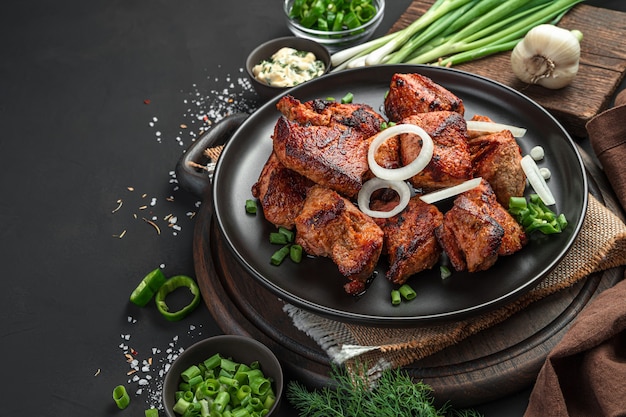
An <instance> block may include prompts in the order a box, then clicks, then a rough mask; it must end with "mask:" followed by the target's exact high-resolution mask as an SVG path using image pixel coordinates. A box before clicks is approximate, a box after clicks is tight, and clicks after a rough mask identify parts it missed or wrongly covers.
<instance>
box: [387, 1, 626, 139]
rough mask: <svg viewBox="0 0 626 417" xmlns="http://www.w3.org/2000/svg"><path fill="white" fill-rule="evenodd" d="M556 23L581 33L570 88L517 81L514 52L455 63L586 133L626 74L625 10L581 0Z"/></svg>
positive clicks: (411, 15)
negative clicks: (581, 38) (593, 118)
mask: <svg viewBox="0 0 626 417" xmlns="http://www.w3.org/2000/svg"><path fill="white" fill-rule="evenodd" d="M433 3H434V1H433V0H416V1H414V2H413V3H412V4H411V5H410V6H409V7H408V9H407V10H406V11H405V12H404V13H403V14H402V16H400V18H399V19H398V21H397V22H396V23H395V24H394V25H393V26H392V27H391V29H390V31H391V32H395V31H397V30H399V29H402V28H404V27H406V26H408V25H409V24H410V23H411V22H413V21H415V20H416V19H417V18H419V16H421V15H422V14H423V13H424V12H425V11H426V10H428V8H429V7H430V6H431V5H432V4H433ZM558 26H561V27H563V28H566V29H578V30H580V31H581V32H582V33H583V40H582V42H581V60H580V68H579V70H578V75H577V76H576V78H575V79H574V81H573V82H572V83H571V84H570V85H569V86H567V87H565V88H563V89H560V90H549V89H546V88H544V87H541V86H535V85H527V84H525V83H523V82H521V81H519V80H518V79H517V78H516V77H515V75H514V74H513V72H512V70H511V65H510V52H502V53H499V54H496V55H492V56H490V57H486V58H483V59H480V60H477V61H473V62H468V63H464V64H459V65H458V66H456V67H455V68H458V69H460V70H464V71H468V72H471V73H474V74H478V75H482V76H484V77H487V78H490V79H492V80H495V81H498V82H500V83H502V84H505V85H507V86H509V87H512V88H514V89H515V90H517V91H520V92H522V93H523V94H525V95H526V96H528V97H530V98H531V99H533V100H535V101H536V102H537V103H539V104H541V105H542V106H543V107H545V108H546V109H547V110H548V111H549V112H550V113H551V114H552V115H553V116H554V117H555V118H556V119H557V120H559V122H561V124H562V125H563V126H564V127H565V128H566V129H567V131H568V132H569V133H570V134H572V135H574V136H577V137H585V136H586V135H587V132H586V130H585V124H586V123H587V121H589V120H590V119H591V118H592V117H594V116H595V115H597V114H598V113H600V112H602V111H603V110H605V109H607V108H609V106H610V104H611V99H612V97H613V95H614V94H615V92H616V90H617V88H618V87H619V85H620V83H621V82H622V80H623V79H624V75H625V74H626V13H624V12H619V11H614V10H609V9H602V8H598V7H593V6H588V5H586V4H578V5H576V6H575V7H574V8H573V9H572V10H570V11H569V12H568V13H567V14H566V15H565V16H564V17H563V19H562V20H561V22H560V23H559V25H558Z"/></svg>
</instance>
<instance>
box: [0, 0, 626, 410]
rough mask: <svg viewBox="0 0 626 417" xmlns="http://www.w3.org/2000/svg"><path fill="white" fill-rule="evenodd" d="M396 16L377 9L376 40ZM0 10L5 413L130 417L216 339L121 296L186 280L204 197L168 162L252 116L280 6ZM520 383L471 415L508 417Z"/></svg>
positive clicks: (193, 320) (199, 320)
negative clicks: (120, 394) (192, 351)
mask: <svg viewBox="0 0 626 417" xmlns="http://www.w3.org/2000/svg"><path fill="white" fill-rule="evenodd" d="M590 3H591V2H590ZM593 3H596V4H597V5H600V6H603V7H611V8H624V5H623V4H622V2H619V1H613V2H599V1H598V2H593ZM409 4H410V0H392V1H388V2H387V10H386V15H385V19H384V21H383V23H382V24H381V26H380V27H379V29H378V32H377V35H379V34H382V33H384V32H386V31H387V30H388V29H389V27H391V25H392V24H393V22H395V21H396V20H397V19H398V17H399V16H400V15H401V13H402V12H403V11H404V10H405V9H406V8H407V7H408V5H409ZM0 16H1V17H0V35H1V37H0V39H2V41H1V42H0V129H1V135H2V137H1V139H0V158H1V159H0V160H1V165H2V167H3V171H4V172H5V174H3V175H2V178H1V179H0V190H1V193H0V238H1V239H2V252H1V253H2V255H1V259H2V262H1V264H0V265H1V267H2V268H1V269H2V272H3V274H4V278H3V281H2V282H3V284H2V290H1V291H0V305H1V306H2V308H3V318H2V324H1V325H0V329H1V330H0V338H1V339H0V352H1V355H0V357H1V358H2V368H1V369H2V375H4V376H5V377H7V380H5V381H4V383H3V387H4V388H3V390H2V391H3V394H2V398H3V399H4V400H3V403H4V404H3V405H2V407H3V409H4V412H3V413H2V414H3V415H39V416H59V417H60V416H64V417H66V416H74V415H76V416H88V415H101V416H103V415H118V414H119V415H129V416H130V415H134V416H138V415H143V410H144V409H146V408H148V407H150V406H157V405H158V404H159V395H160V392H161V391H160V389H161V383H162V380H163V373H164V372H166V370H167V367H168V365H169V364H170V363H171V361H172V360H173V357H175V356H176V354H177V353H178V352H180V351H181V350H183V349H185V348H186V347H188V346H190V345H191V344H193V343H195V342H197V341H199V340H201V339H203V338H206V337H209V336H212V335H216V334H220V333H221V331H220V329H219V327H218V326H217V325H216V323H215V321H214V319H213V318H212V317H211V315H210V314H209V312H208V310H207V309H206V308H205V307H204V306H202V308H198V309H196V310H195V311H194V312H193V313H192V314H191V315H190V316H189V317H187V318H186V319H184V320H182V321H180V322H176V323H172V322H167V321H165V320H164V319H163V318H162V317H161V316H160V315H159V313H158V312H157V311H156V309H155V308H149V307H147V308H143V309H142V308H138V307H136V306H134V305H132V304H130V303H129V301H128V296H129V294H130V292H131V291H132V289H133V288H134V287H135V286H136V285H137V283H138V282H139V280H140V279H141V278H143V276H144V275H145V274H146V273H147V272H149V271H151V270H153V269H155V268H157V267H161V268H162V269H163V271H164V272H165V273H166V274H167V275H170V276H171V275H177V274H186V275H191V276H193V274H194V264H193V258H192V238H193V228H194V214H195V212H196V211H197V210H198V207H199V204H200V202H199V198H198V197H196V196H194V195H192V194H191V193H189V192H187V191H185V190H182V189H180V188H179V185H178V184H177V181H176V177H175V175H174V167H175V164H176V162H177V160H178V159H179V157H180V156H181V154H182V153H183V151H184V150H185V149H186V148H187V147H188V146H189V145H190V144H191V143H192V142H193V140H194V139H195V138H196V137H197V135H198V132H199V131H200V129H202V128H208V127H209V126H210V125H211V124H212V123H215V122H217V121H218V120H220V119H221V118H223V117H224V116H226V115H227V114H230V113H234V112H252V111H254V109H256V108H257V107H258V106H259V105H260V104H261V102H260V100H259V99H258V97H257V96H256V94H255V93H254V91H253V90H252V88H251V86H250V84H249V83H248V81H247V79H246V75H245V73H244V72H243V65H244V61H245V57H246V55H247V54H248V52H250V50H251V49H252V48H254V47H255V46H256V45H258V44H259V43H261V42H263V41H265V40H269V39H271V38H275V37H278V36H283V35H289V34H290V33H289V32H288V29H287V28H286V26H285V24H284V21H283V17H282V2H281V1H278V0H275V1H273V2H266V1H256V0H233V1H228V2H227V1H200V0H187V1H184V2H180V1H171V0H153V1H146V0H143V1H141V0H123V1H121V0H108V1H104V0H92V1H78V0H66V1H61V2H49V1H41V0H39V1H38V0H23V1H12V2H9V3H7V4H5V6H4V7H3V12H2V13H1V14H0ZM294 331H296V330H295V329H294ZM129 355H130V357H131V358H132V360H133V362H129V361H128V357H129ZM118 384H123V385H125V386H126V387H127V389H128V391H129V393H130V395H131V405H130V407H129V408H128V409H127V410H124V411H119V410H118V409H117V407H116V406H115V404H114V402H113V400H112V396H111V393H112V389H113V387H114V386H116V385H118ZM529 389H530V387H529ZM529 389H528V390H526V391H523V392H521V393H517V394H514V395H512V396H510V397H507V398H504V399H502V400H500V401H497V402H495V403H492V404H485V405H481V406H479V407H477V408H478V409H479V410H480V411H483V412H484V413H485V415H486V416H500V417H506V416H511V417H513V416H521V415H522V414H523V412H524V409H525V406H526V402H527V399H528V395H529V392H530V391H529ZM280 415H284V416H288V415H294V414H293V412H292V410H290V409H289V408H288V406H287V405H286V404H284V406H283V409H282V410H281V414H280Z"/></svg>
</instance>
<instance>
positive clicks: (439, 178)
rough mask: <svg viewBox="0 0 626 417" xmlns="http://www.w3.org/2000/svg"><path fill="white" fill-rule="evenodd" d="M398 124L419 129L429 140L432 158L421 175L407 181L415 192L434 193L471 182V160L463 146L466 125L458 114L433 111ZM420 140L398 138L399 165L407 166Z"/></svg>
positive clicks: (465, 136) (411, 135)
mask: <svg viewBox="0 0 626 417" xmlns="http://www.w3.org/2000/svg"><path fill="white" fill-rule="evenodd" d="M402 123H410V124H414V125H417V126H420V127H421V128H422V129H424V130H425V131H426V133H428V134H429V135H430V137H431V138H432V139H433V144H434V150H433V157H432V159H431V161H430V162H429V164H428V165H427V166H426V168H424V169H423V170H422V171H421V172H419V173H418V174H416V175H415V176H413V177H412V178H410V180H409V182H411V184H413V186H414V187H416V188H423V189H424V190H435V189H439V188H445V187H449V186H452V185H456V184H460V183H462V182H463V181H466V180H468V179H471V178H472V172H473V167H472V160H471V156H470V149H469V145H468V143H467V125H466V123H465V120H464V119H463V116H461V114H459V113H456V112H451V111H435V112H430V113H421V114H416V115H413V116H410V117H407V118H405V119H402ZM421 149H422V142H421V139H420V138H419V137H418V136H417V135H414V134H411V133H406V134H403V135H401V136H400V156H401V158H400V159H401V162H402V165H407V164H409V163H410V162H411V161H413V160H414V159H415V158H416V157H417V155H419V153H420V151H421Z"/></svg>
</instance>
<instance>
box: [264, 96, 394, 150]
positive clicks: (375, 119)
mask: <svg viewBox="0 0 626 417" xmlns="http://www.w3.org/2000/svg"><path fill="white" fill-rule="evenodd" d="M276 108H277V109H278V110H279V111H280V112H281V113H282V114H283V115H284V116H285V117H286V118H287V119H289V120H290V121H292V122H296V123H298V124H301V125H313V126H332V125H335V124H339V125H342V126H345V127H349V128H351V129H352V130H353V134H354V135H360V136H361V137H362V138H364V139H366V138H369V137H370V136H372V135H375V134H376V133H378V131H380V124H381V123H382V122H384V121H385V119H384V118H383V117H382V116H381V115H380V114H378V113H377V112H375V111H374V109H372V107H371V106H369V105H367V104H358V103H340V102H336V101H328V100H321V99H316V100H310V101H306V102H304V103H302V102H300V101H299V100H298V99H296V98H294V97H292V96H290V95H287V96H284V97H283V98H281V99H280V100H278V103H276Z"/></svg>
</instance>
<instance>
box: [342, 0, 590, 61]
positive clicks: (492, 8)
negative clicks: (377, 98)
mask: <svg viewBox="0 0 626 417" xmlns="http://www.w3.org/2000/svg"><path fill="white" fill-rule="evenodd" d="M582 1H583V0H507V1H503V0H436V1H435V3H434V4H433V5H432V6H431V7H430V8H429V9H428V10H427V11H426V12H425V13H424V14H423V15H422V16H420V17H419V18H418V19H417V20H415V21H414V22H413V23H411V24H410V25H409V26H407V27H406V28H404V29H402V30H399V31H397V32H394V33H391V34H388V35H385V36H382V37H379V38H376V39H372V40H370V41H368V42H365V43H362V44H360V45H356V46H353V47H351V48H347V49H344V50H341V51H338V52H336V53H334V54H333V55H332V65H333V67H334V69H333V71H337V70H341V69H346V68H355V67H360V66H366V65H381V64H400V63H408V64H431V65H440V66H451V65H456V64H460V63H462V62H467V61H471V60H475V59H478V58H482V57H485V56H488V55H491V54H495V53H498V52H503V51H509V50H512V49H513V48H514V47H515V45H516V44H517V43H518V42H519V41H520V40H522V38H523V37H524V35H526V33H527V32H528V31H529V30H530V29H532V28H533V27H535V26H537V25H540V24H544V23H550V24H556V23H558V21H559V20H560V19H561V18H562V17H563V15H565V13H567V12H568V11H569V10H570V9H571V8H572V7H573V6H575V5H576V4H577V3H580V2H582Z"/></svg>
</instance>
